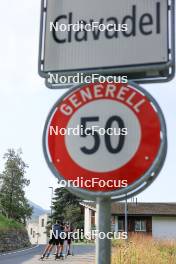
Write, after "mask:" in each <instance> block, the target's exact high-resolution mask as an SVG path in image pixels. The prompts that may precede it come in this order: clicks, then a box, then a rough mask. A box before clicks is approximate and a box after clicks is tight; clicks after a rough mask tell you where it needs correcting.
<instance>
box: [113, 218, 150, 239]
mask: <svg viewBox="0 0 176 264" xmlns="http://www.w3.org/2000/svg"><path fill="white" fill-rule="evenodd" d="M118 220H123V227H124V228H123V230H125V217H124V216H119V217H118ZM138 220H144V221H145V222H146V232H141V231H140V233H146V234H148V235H149V234H151V233H152V217H151V216H128V232H129V233H134V232H135V221H138ZM137 233H139V232H137Z"/></svg>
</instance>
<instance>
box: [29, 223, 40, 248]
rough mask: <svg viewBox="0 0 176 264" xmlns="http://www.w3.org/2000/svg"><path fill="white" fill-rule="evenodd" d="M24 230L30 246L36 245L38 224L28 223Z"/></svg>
mask: <svg viewBox="0 0 176 264" xmlns="http://www.w3.org/2000/svg"><path fill="white" fill-rule="evenodd" d="M26 228H27V232H28V236H29V240H30V242H31V244H32V245H34V244H38V223H37V222H36V223H32V222H31V223H28V224H27V227H26Z"/></svg>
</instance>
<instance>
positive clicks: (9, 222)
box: [0, 214, 24, 231]
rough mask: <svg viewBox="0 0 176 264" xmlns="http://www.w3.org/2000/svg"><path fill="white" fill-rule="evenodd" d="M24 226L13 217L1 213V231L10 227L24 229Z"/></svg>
mask: <svg viewBox="0 0 176 264" xmlns="http://www.w3.org/2000/svg"><path fill="white" fill-rule="evenodd" d="M23 228H24V226H23V225H22V224H20V223H18V222H16V221H15V220H13V219H8V218H6V217H5V216H3V215H1V214H0V231H2V230H8V229H23Z"/></svg>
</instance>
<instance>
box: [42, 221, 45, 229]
mask: <svg viewBox="0 0 176 264" xmlns="http://www.w3.org/2000/svg"><path fill="white" fill-rule="evenodd" d="M44 226H45V219H42V227H44Z"/></svg>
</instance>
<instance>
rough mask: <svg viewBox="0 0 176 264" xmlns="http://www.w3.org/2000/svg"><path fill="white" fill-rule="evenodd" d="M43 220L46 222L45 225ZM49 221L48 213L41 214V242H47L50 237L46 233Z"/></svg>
mask: <svg viewBox="0 0 176 264" xmlns="http://www.w3.org/2000/svg"><path fill="white" fill-rule="evenodd" d="M42 220H43V222H44V226H42ZM47 222H48V215H47V214H44V215H40V216H39V223H38V225H39V229H38V230H39V238H38V243H39V244H43V245H44V244H47V242H48V237H47V234H46V231H47V230H46V226H47Z"/></svg>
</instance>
